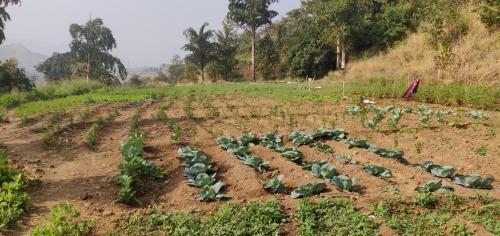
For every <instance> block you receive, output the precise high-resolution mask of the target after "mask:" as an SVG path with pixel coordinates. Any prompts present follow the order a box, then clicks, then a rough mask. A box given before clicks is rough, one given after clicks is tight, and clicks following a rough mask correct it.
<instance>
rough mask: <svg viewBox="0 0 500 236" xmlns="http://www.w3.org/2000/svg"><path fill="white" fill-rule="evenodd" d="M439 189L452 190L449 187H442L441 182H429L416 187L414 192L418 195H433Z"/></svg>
mask: <svg viewBox="0 0 500 236" xmlns="http://www.w3.org/2000/svg"><path fill="white" fill-rule="evenodd" d="M440 189H443V190H451V189H452V188H451V187H449V186H443V181H442V180H431V181H428V182H427V183H425V184H424V185H422V186H419V187H417V188H416V189H415V191H417V192H419V193H433V192H436V191H438V190H440Z"/></svg>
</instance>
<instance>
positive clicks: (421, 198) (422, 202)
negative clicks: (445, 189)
mask: <svg viewBox="0 0 500 236" xmlns="http://www.w3.org/2000/svg"><path fill="white" fill-rule="evenodd" d="M412 201H413V203H415V205H417V206H421V207H425V208H433V207H434V206H435V205H436V204H437V201H438V197H437V196H436V195H434V194H433V193H431V192H423V193H418V194H417V195H416V196H415V197H413V199H412Z"/></svg>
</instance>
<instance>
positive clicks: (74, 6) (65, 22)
mask: <svg viewBox="0 0 500 236" xmlns="http://www.w3.org/2000/svg"><path fill="white" fill-rule="evenodd" d="M117 4H120V7H121V9H120V11H117V10H116V5H117ZM193 4H196V6H197V8H196V9H193V8H192V6H193ZM172 6H173V7H172ZM55 7H57V8H60V9H65V10H64V11H63V12H57V13H56V14H54V13H53V12H54V10H53V9H54V8H55ZM174 7H175V10H165V9H174ZM298 7H300V0H294V1H286V2H285V1H280V2H279V3H275V4H273V5H272V6H271V8H272V9H273V10H276V11H278V13H279V15H278V17H276V18H275V20H277V19H281V18H282V17H283V16H285V15H286V14H287V13H288V12H289V11H290V10H293V9H296V8H298ZM198 9H203V11H200V10H198ZM7 11H8V12H9V14H10V16H11V21H8V22H7V25H6V30H5V32H6V35H7V39H6V41H5V42H4V43H3V44H2V46H7V45H16V44H18V45H22V46H24V47H26V48H27V49H29V50H30V51H32V52H34V53H39V54H42V55H45V56H48V57H50V56H51V55H52V54H53V53H54V52H58V53H63V52H67V51H69V44H70V41H71V37H70V34H69V26H70V25H71V24H74V23H76V24H84V23H85V22H86V21H88V19H89V18H90V17H92V18H101V19H103V20H104V24H105V25H106V26H107V27H108V28H110V29H111V30H112V31H113V34H114V36H115V38H116V41H117V48H116V49H114V50H113V51H112V54H113V55H115V56H117V57H119V58H120V59H121V60H122V62H123V63H124V65H125V66H126V67H127V68H129V69H137V68H148V67H159V66H160V65H161V64H168V63H169V62H170V60H171V58H172V57H173V56H174V55H176V54H178V55H181V56H183V55H185V53H184V52H183V50H182V49H181V47H182V46H183V45H184V43H185V42H186V40H185V38H184V35H183V31H184V30H185V29H186V28H189V27H193V28H195V29H196V28H198V27H199V26H201V25H202V24H203V23H204V22H208V23H209V24H210V29H214V30H217V29H220V28H221V26H222V21H223V19H224V17H225V16H226V13H227V1H222V0H218V1H217V2H210V3H208V2H207V1H201V0H188V1H185V0H173V1H168V2H163V1H160V0H153V1H151V2H148V4H142V5H139V4H136V2H133V1H130V0H108V1H105V2H103V1H98V0H89V1H85V2H83V1H79V2H73V1H72V2H69V1H64V0H47V1H43V3H42V2H39V1H35V0H25V1H23V2H22V4H21V5H19V6H9V7H8V9H7ZM136 12H143V13H139V14H137V15H136V14H135V13H136ZM190 12H193V13H190ZM144 13H148V14H144ZM165 13H168V14H165ZM188 13H190V15H189V16H186V14H188ZM131 15H133V16H135V17H130V16H131ZM180 18H182V20H178V19H180ZM47 26H49V27H47ZM27 32H29V34H28V33H27ZM138 43H139V46H137V44H138ZM144 45H147V46H144Z"/></svg>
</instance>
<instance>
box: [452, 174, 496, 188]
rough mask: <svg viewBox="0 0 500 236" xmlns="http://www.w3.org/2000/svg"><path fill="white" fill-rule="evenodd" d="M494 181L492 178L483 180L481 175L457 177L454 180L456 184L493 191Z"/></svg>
mask: <svg viewBox="0 0 500 236" xmlns="http://www.w3.org/2000/svg"><path fill="white" fill-rule="evenodd" d="M493 181H494V179H493V178H491V177H488V178H484V179H483V178H481V177H480V176H479V175H467V176H464V175H457V176H455V178H454V182H455V183H456V184H458V185H462V186H464V187H466V188H474V189H493V186H492V185H491V184H492V183H493Z"/></svg>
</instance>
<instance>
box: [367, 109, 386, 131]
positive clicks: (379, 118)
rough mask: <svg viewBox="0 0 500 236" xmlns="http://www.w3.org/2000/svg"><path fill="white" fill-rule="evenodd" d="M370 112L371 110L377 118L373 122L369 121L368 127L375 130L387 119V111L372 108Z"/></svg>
mask: <svg viewBox="0 0 500 236" xmlns="http://www.w3.org/2000/svg"><path fill="white" fill-rule="evenodd" d="M370 110H371V112H372V113H374V114H375V116H374V117H373V118H372V119H371V120H368V121H367V124H366V126H367V127H368V128H370V129H374V128H375V127H376V126H377V124H378V123H379V122H380V121H382V120H383V119H385V116H386V113H387V110H386V109H380V108H378V107H376V106H370Z"/></svg>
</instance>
